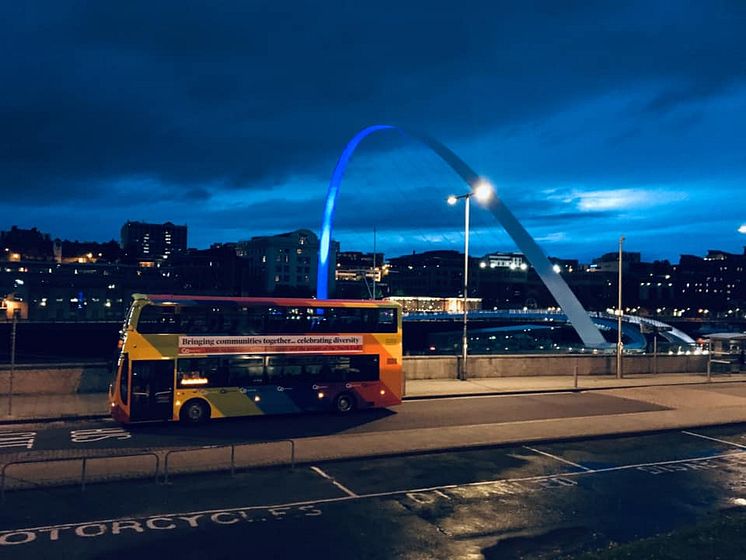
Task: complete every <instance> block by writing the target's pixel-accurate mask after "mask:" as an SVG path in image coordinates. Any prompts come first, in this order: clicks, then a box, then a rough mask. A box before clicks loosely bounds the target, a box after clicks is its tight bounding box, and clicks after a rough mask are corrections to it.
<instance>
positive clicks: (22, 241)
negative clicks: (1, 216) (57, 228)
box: [0, 226, 52, 262]
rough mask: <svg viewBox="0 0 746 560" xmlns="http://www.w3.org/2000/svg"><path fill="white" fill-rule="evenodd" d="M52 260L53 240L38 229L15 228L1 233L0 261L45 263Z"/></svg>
mask: <svg viewBox="0 0 746 560" xmlns="http://www.w3.org/2000/svg"><path fill="white" fill-rule="evenodd" d="M51 258H52V239H51V237H50V236H49V234H48V233H42V232H40V231H39V230H38V229H36V228H31V229H23V228H19V227H18V226H13V227H12V228H10V230H8V231H0V259H2V260H4V261H10V262H20V261H30V260H32V261H44V260H49V259H51Z"/></svg>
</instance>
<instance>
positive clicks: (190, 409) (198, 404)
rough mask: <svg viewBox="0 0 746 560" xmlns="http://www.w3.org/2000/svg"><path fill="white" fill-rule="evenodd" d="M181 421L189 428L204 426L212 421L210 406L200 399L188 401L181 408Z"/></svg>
mask: <svg viewBox="0 0 746 560" xmlns="http://www.w3.org/2000/svg"><path fill="white" fill-rule="evenodd" d="M179 419H180V420H181V423H182V424H185V425H187V426H197V425H198V424H204V423H205V422H207V421H208V420H209V419H210V405H209V404H207V403H206V402H205V401H203V400H200V399H194V400H191V401H188V402H186V403H184V406H182V407H181V411H180V412H179Z"/></svg>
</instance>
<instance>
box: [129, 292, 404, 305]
mask: <svg viewBox="0 0 746 560" xmlns="http://www.w3.org/2000/svg"><path fill="white" fill-rule="evenodd" d="M132 299H133V300H136V301H137V300H146V301H150V302H153V303H196V302H203V301H204V302H210V301H214V302H218V301H222V302H234V303H270V304H275V305H298V306H305V307H314V306H317V307H318V306H322V307H329V306H333V305H340V306H353V305H354V306H360V305H362V306H365V307H368V306H369V307H380V306H382V305H387V306H392V307H400V305H399V304H398V303H397V302H394V301H386V300H364V299H363V300H357V299H313V298H272V297H237V296H198V295H184V294H180V295H176V294H132Z"/></svg>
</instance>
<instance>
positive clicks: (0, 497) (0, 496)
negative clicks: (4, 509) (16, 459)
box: [0, 465, 8, 503]
mask: <svg viewBox="0 0 746 560" xmlns="http://www.w3.org/2000/svg"><path fill="white" fill-rule="evenodd" d="M6 468H8V465H3V471H2V473H0V502H3V503H5V469H6Z"/></svg>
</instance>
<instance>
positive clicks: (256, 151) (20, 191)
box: [0, 0, 746, 261]
mask: <svg viewBox="0 0 746 560" xmlns="http://www.w3.org/2000/svg"><path fill="white" fill-rule="evenodd" d="M1 10H2V16H1V17H0V22H1V23H0V44H1V45H2V50H3V56H2V57H0V69H1V71H2V77H3V83H2V88H1V89H0V92H1V93H0V131H1V132H2V140H1V141H0V142H1V144H0V189H2V191H1V192H2V199H1V200H2V201H1V202H0V229H8V228H9V227H10V226H11V225H13V224H16V225H18V226H20V227H32V226H36V227H38V228H40V229H41V230H43V231H45V232H49V233H51V234H52V235H53V236H55V237H61V238H68V239H79V240H100V241H106V240H109V239H112V238H116V239H118V235H119V228H120V227H121V225H122V223H123V222H124V221H126V220H146V221H155V222H164V221H172V222H175V223H180V224H183V223H186V224H188V226H189V238H190V245H191V246H195V247H207V246H209V245H210V243H212V242H216V241H237V240H240V239H247V238H249V237H251V236H254V235H263V234H269V233H280V232H284V231H290V230H293V229H297V228H301V227H307V228H309V229H312V230H314V231H317V232H318V230H319V227H320V220H321V209H322V205H323V199H324V196H325V193H326V186H327V183H328V180H329V177H330V175H331V172H332V169H333V168H334V164H335V162H336V159H337V157H338V156H339V153H340V152H341V150H342V149H343V148H344V146H345V144H346V142H347V140H348V139H349V138H350V137H352V136H353V135H354V134H355V132H356V131H357V130H359V129H361V128H363V127H365V126H367V125H370V124H376V123H386V124H397V125H401V126H404V127H406V128H409V129H412V130H415V131H421V132H424V133H427V134H429V135H431V136H433V137H435V138H437V139H439V140H440V141H441V142H443V143H445V144H446V145H448V146H449V147H450V148H452V149H453V150H454V151H455V152H456V153H458V154H459V155H460V156H461V157H462V158H463V159H464V160H465V161H466V162H467V163H468V164H470V165H471V166H472V167H473V168H474V169H475V170H476V171H477V172H479V173H481V174H483V175H484V176H486V177H488V178H489V179H490V180H491V181H492V182H493V184H494V185H495V186H496V188H497V190H498V192H499V193H500V196H502V198H503V200H504V201H505V202H506V204H507V205H508V206H509V207H510V208H511V209H512V210H513V212H514V213H515V214H516V215H517V217H518V218H519V219H520V220H521V221H522V222H523V223H524V225H525V226H526V227H527V228H528V229H529V231H530V232H531V233H532V234H533V235H534V236H535V237H536V238H537V240H538V241H539V243H540V245H541V246H542V247H543V248H544V250H545V251H546V252H547V253H548V254H549V255H553V256H558V257H564V258H573V257H574V258H580V259H582V260H588V259H590V258H591V257H593V256H597V255H599V254H601V253H605V252H610V251H614V250H616V247H617V239H618V237H619V236H620V235H624V236H625V237H626V238H627V241H626V245H625V248H626V249H628V250H632V251H641V252H642V254H643V258H644V259H646V260H652V259H654V258H668V259H672V260H674V261H676V260H678V255H679V254H680V253H690V254H703V253H704V252H705V251H706V250H707V249H711V248H719V249H723V250H726V251H733V252H741V251H742V248H743V245H744V244H746V235H744V234H742V233H739V232H738V228H739V226H741V225H742V224H744V223H746V195H745V194H744V189H745V187H746V149H745V146H744V144H745V142H744V140H745V139H746V2H743V1H742V0H734V1H732V2H727V1H715V0H708V1H702V2H687V1H680V2H670V1H664V2H655V1H652V0H645V1H641V2H625V3H619V2H580V1H577V2H575V1H563V2H558V1H556V0H550V1H546V2H497V1H484V2H477V1H473V2H437V1H427V2H425V1H419V2H416V1H411V2H403V1H401V0H399V1H396V2H387V1H376V2H361V1H359V0H351V1H348V2H338V1H333V0H323V1H320V2H282V1H277V0H271V1H268V2H257V1H252V0H243V1H239V2H201V3H197V2H185V1H183V0H182V1H178V2H165V1H161V0H159V1H158V2H153V1H152V0H149V1H147V2H136V1H129V0H128V1H127V2H73V1H62V2H60V1H51V2H34V1H29V2H4V3H3V6H2V8H1ZM464 191H465V186H464V185H463V184H462V183H460V182H459V180H458V178H457V177H456V176H455V174H454V173H452V172H451V171H450V170H449V169H448V168H446V167H445V166H444V165H443V164H442V163H441V162H439V161H438V160H437V158H436V157H435V156H433V155H432V154H430V153H428V152H427V151H426V150H425V149H424V148H422V147H421V146H419V145H417V144H416V143H414V142H413V141H411V140H409V139H407V138H405V137H402V136H401V135H399V134H397V133H396V132H384V133H381V134H380V135H378V136H376V137H371V138H370V139H368V140H366V141H365V143H363V145H362V146H361V149H360V150H359V152H357V154H356V156H355V157H354V158H353V160H352V163H351V167H350V168H349V171H348V174H347V177H346V180H345V183H344V184H343V187H342V195H341V197H340V201H339V202H340V206H339V213H338V215H337V227H336V230H335V238H336V239H338V240H340V242H341V244H342V249H343V250H371V249H372V244H373V228H375V229H376V230H377V235H376V241H377V248H378V249H379V250H383V251H385V252H386V254H387V255H388V256H395V255H399V254H404V253H408V252H411V251H413V250H417V251H422V250H427V249H457V250H461V248H462V244H463V209H462V208H463V207H461V206H456V207H449V206H447V205H446V204H445V197H446V196H447V195H448V194H450V193H455V194H459V193H461V192H464ZM472 216H473V230H472V235H473V237H472V242H473V249H472V251H473V253H472V254H477V255H478V254H484V253H486V252H488V251H494V250H513V249H514V246H513V244H512V243H511V241H510V239H509V238H508V237H507V235H506V234H505V233H504V232H502V231H500V230H499V228H498V226H497V225H496V223H495V222H494V220H493V219H492V217H491V216H490V215H487V213H486V212H484V211H481V212H480V210H479V209H478V208H476V207H473V212H472Z"/></svg>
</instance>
